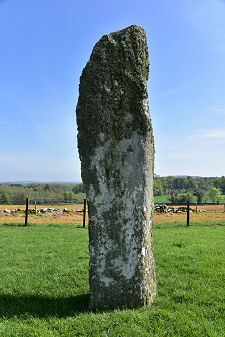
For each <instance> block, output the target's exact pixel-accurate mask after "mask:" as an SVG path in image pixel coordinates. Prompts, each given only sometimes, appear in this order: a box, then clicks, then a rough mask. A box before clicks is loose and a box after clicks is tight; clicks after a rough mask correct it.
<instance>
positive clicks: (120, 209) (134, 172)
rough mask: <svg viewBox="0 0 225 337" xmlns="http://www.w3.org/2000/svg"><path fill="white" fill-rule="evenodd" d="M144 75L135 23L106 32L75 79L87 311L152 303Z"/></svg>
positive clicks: (141, 38) (143, 51)
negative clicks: (84, 206)
mask: <svg viewBox="0 0 225 337" xmlns="http://www.w3.org/2000/svg"><path fill="white" fill-rule="evenodd" d="M148 72H149V61H148V48H147V43H146V35H145V31H144V29H143V28H141V27H138V26H135V25H134V26H130V27H128V28H125V29H123V30H120V31H117V32H113V33H111V34H108V35H104V36H103V37H102V38H101V39H100V40H99V42H98V43H97V44H96V45H95V47H94V49H93V52H92V54H91V57H90V60H89V61H88V63H87V65H86V67H85V68H84V70H83V73H82V75H81V78H80V87H79V93H80V95H79V100H78V104H77V110H76V112H77V124H78V148H79V155H80V159H81V170H82V179H83V182H84V184H85V189H86V193H87V200H88V207H89V251H90V267H89V268H90V269H89V282H90V292H91V299H90V302H91V303H90V304H91V307H92V308H95V307H97V308H104V307H105V308H107V307H109V308H110V307H111V308H114V307H122V306H128V307H135V306H139V305H144V304H149V303H151V302H152V299H153V297H154V296H155V293H156V280H155V267H154V258H153V250H152V234H151V228H152V221H153V212H154V210H153V165H154V141H153V134H152V127H151V121H150V117H149V108H148V95H147V87H146V81H147V78H148Z"/></svg>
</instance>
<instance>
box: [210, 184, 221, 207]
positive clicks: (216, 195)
mask: <svg viewBox="0 0 225 337" xmlns="http://www.w3.org/2000/svg"><path fill="white" fill-rule="evenodd" d="M208 197H209V199H210V200H211V201H212V202H213V203H214V204H219V202H220V200H221V198H222V196H221V192H220V190H218V189H217V188H216V187H212V188H210V190H209V191H208Z"/></svg>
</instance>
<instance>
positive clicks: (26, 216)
mask: <svg viewBox="0 0 225 337" xmlns="http://www.w3.org/2000/svg"><path fill="white" fill-rule="evenodd" d="M27 219H28V198H26V211H25V224H24V225H25V226H27Z"/></svg>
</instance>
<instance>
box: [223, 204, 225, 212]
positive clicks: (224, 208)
mask: <svg viewBox="0 0 225 337" xmlns="http://www.w3.org/2000/svg"><path fill="white" fill-rule="evenodd" d="M223 211H224V213H225V204H224V205H223Z"/></svg>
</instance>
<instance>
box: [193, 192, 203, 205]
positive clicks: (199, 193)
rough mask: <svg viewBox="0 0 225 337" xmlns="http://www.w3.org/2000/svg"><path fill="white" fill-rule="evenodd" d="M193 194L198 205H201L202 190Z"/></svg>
mask: <svg viewBox="0 0 225 337" xmlns="http://www.w3.org/2000/svg"><path fill="white" fill-rule="evenodd" d="M193 194H194V195H195V196H196V197H197V202H198V204H201V203H202V199H203V197H204V195H205V192H204V191H203V190H201V189H198V190H196V191H195V192H194V193H193Z"/></svg>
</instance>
